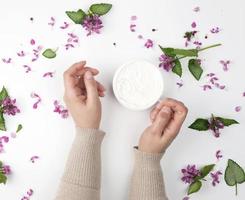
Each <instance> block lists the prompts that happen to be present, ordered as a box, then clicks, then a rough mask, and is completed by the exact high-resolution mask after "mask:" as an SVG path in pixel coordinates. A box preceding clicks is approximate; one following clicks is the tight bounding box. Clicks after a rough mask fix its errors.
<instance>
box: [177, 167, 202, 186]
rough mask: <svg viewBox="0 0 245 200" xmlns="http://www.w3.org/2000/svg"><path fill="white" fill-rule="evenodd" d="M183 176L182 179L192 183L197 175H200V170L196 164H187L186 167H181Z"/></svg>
mask: <svg viewBox="0 0 245 200" xmlns="http://www.w3.org/2000/svg"><path fill="white" fill-rule="evenodd" d="M181 172H182V174H183V177H182V178H181V180H182V181H183V182H184V183H188V184H190V183H192V182H193V181H194V179H195V177H196V176H198V175H200V171H199V170H198V169H197V168H196V165H187V167H186V168H183V169H181Z"/></svg>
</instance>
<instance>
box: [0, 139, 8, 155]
mask: <svg viewBox="0 0 245 200" xmlns="http://www.w3.org/2000/svg"><path fill="white" fill-rule="evenodd" d="M8 142H9V137H7V136H2V137H0V153H3V152H4V145H3V144H4V143H8Z"/></svg>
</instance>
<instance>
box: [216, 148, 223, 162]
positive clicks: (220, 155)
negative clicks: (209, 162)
mask: <svg viewBox="0 0 245 200" xmlns="http://www.w3.org/2000/svg"><path fill="white" fill-rule="evenodd" d="M215 157H216V158H217V160H220V159H221V158H223V155H222V154H221V150H218V151H216V153H215Z"/></svg>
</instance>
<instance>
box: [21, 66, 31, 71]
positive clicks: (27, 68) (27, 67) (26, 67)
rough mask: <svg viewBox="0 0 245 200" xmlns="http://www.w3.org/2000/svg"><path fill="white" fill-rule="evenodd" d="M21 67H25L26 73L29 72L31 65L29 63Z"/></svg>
mask: <svg viewBox="0 0 245 200" xmlns="http://www.w3.org/2000/svg"><path fill="white" fill-rule="evenodd" d="M23 67H24V68H25V69H26V71H25V72H26V73H29V72H30V71H31V67H30V66H29V65H23Z"/></svg>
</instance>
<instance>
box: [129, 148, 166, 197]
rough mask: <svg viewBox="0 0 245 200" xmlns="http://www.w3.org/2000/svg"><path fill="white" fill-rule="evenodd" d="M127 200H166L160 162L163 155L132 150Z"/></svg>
mask: <svg viewBox="0 0 245 200" xmlns="http://www.w3.org/2000/svg"><path fill="white" fill-rule="evenodd" d="M134 154H135V163H134V169H133V175H132V180H131V186H130V193H129V200H167V196H166V193H165V186H164V181H163V173H162V169H161V165H160V160H161V158H162V156H163V154H150V153H144V152H141V151H139V150H137V149H135V150H134Z"/></svg>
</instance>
